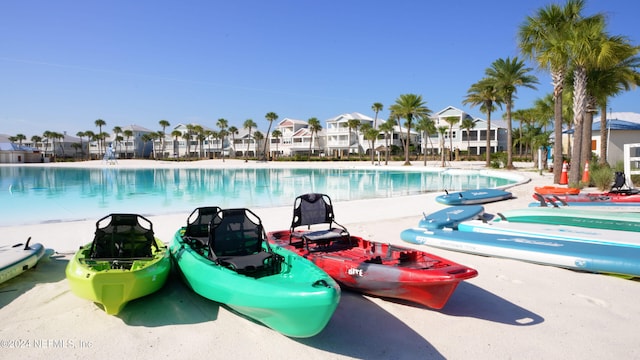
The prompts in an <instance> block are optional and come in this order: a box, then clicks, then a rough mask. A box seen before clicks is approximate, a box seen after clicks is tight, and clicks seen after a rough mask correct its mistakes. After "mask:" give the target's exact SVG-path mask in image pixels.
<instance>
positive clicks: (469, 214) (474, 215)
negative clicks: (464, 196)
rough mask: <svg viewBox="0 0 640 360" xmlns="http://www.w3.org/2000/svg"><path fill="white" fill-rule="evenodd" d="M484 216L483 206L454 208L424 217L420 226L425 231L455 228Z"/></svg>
mask: <svg viewBox="0 0 640 360" xmlns="http://www.w3.org/2000/svg"><path fill="white" fill-rule="evenodd" d="M483 214H484V207H483V206H482V205H469V206H452V207H447V208H444V209H442V210H438V211H436V212H434V213H432V214H429V215H426V214H425V215H424V217H423V218H422V219H421V220H420V223H419V224H418V226H420V227H423V228H425V229H442V228H444V227H449V228H454V227H456V226H458V224H459V223H460V222H462V221H467V220H474V219H480V218H481V217H482V215H483Z"/></svg>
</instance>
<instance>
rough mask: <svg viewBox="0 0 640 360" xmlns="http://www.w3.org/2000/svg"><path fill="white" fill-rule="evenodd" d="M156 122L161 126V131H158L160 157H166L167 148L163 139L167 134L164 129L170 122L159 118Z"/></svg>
mask: <svg viewBox="0 0 640 360" xmlns="http://www.w3.org/2000/svg"><path fill="white" fill-rule="evenodd" d="M158 124H159V125H160V126H161V127H162V131H161V132H160V140H161V141H162V157H166V156H167V155H166V154H165V152H166V151H167V148H166V145H165V141H164V139H165V137H166V136H167V133H166V130H167V128H168V127H169V126H171V123H170V122H169V120H160V121H158Z"/></svg>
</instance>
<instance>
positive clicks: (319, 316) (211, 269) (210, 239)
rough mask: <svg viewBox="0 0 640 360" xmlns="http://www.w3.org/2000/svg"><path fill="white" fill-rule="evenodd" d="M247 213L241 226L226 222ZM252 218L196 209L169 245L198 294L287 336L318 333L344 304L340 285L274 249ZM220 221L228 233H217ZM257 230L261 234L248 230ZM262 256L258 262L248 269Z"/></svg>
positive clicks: (240, 211)
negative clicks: (341, 300) (339, 306)
mask: <svg viewBox="0 0 640 360" xmlns="http://www.w3.org/2000/svg"><path fill="white" fill-rule="evenodd" d="M242 215H246V216H245V219H243V220H241V221H240V222H239V224H235V223H232V224H227V223H225V220H226V219H229V218H232V217H233V216H239V217H242ZM250 215H255V214H253V213H252V212H251V211H249V210H247V209H227V210H221V209H219V208H213V207H211V208H198V209H196V210H194V212H193V213H192V214H191V215H190V216H189V218H188V220H187V226H185V227H182V228H180V229H179V230H178V231H177V232H176V233H175V235H174V238H173V240H172V242H171V244H170V246H169V250H170V253H171V257H172V259H173V260H174V263H175V264H176V265H177V268H178V269H179V271H180V274H181V276H182V278H183V280H184V281H185V282H186V283H187V285H188V286H189V287H190V288H191V289H193V291H195V292H196V293H197V294H199V295H201V296H203V297H205V298H207V299H210V300H213V301H216V302H219V303H222V304H225V305H226V306H228V307H229V308H231V309H233V310H235V311H236V312H238V313H240V314H242V315H244V316H247V317H249V318H251V319H254V320H257V321H259V322H261V323H263V324H264V325H266V326H268V327H270V328H272V329H274V330H276V331H278V332H280V333H282V334H284V335H286V336H290V337H301V338H302V337H311V336H314V335H316V334H318V333H319V332H320V331H322V329H323V328H324V327H325V326H326V324H327V323H328V322H329V320H330V319H331V316H332V315H333V313H334V311H335V309H336V307H337V306H338V302H339V300H340V287H339V285H338V284H337V283H336V282H335V281H334V280H333V279H332V278H331V277H330V276H329V275H327V274H326V273H325V272H324V271H323V270H322V269H320V268H319V267H317V266H316V265H314V264H313V263H312V262H310V261H309V260H307V259H305V258H303V257H301V256H299V255H297V254H295V253H293V252H291V251H289V250H286V249H283V248H281V247H278V246H274V245H269V244H268V243H267V242H266V241H265V240H266V237H265V234H264V230H263V229H262V225H261V223H260V221H259V219H258V220H253V221H249V220H247V217H248V216H250ZM223 216H224V219H222V220H221V218H222V217H223ZM256 218H257V216H256ZM216 221H218V222H220V221H221V224H220V226H219V227H217V228H219V229H222V235H221V234H220V231H216V230H214V228H216V226H214V225H213V223H215V222H216ZM209 222H211V228H212V230H211V234H209V230H208V228H209ZM236 225H237V226H236ZM253 226H256V229H255V230H256V231H252V230H254V229H251V230H247V229H250V228H252V227H253ZM224 228H226V229H227V230H224ZM255 236H258V238H257V239H256V238H255ZM230 239H233V240H230ZM256 240H257V241H256ZM247 244H251V245H250V246H253V247H254V248H253V250H252V251H247V249H248V247H249V246H248V245H247ZM255 246H257V247H255ZM239 249H242V250H239ZM256 258H259V259H258V263H253V264H251V265H247V264H248V263H250V262H252V261H254V260H256Z"/></svg>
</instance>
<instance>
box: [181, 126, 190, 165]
mask: <svg viewBox="0 0 640 360" xmlns="http://www.w3.org/2000/svg"><path fill="white" fill-rule="evenodd" d="M181 136H182V139H183V140H184V141H185V143H186V150H185V156H186V157H187V158H191V130H190V128H187V131H185V132H184V133H182V135H181Z"/></svg>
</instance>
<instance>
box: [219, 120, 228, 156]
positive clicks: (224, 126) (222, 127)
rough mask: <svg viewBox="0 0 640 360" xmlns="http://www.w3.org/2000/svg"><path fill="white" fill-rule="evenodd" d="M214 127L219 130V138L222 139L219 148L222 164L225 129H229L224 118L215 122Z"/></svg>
mask: <svg viewBox="0 0 640 360" xmlns="http://www.w3.org/2000/svg"><path fill="white" fill-rule="evenodd" d="M216 126H218V127H219V128H220V132H219V133H218V134H219V135H220V138H221V139H222V145H221V146H220V154H221V155H222V162H224V139H225V137H226V136H227V128H228V127H229V121H227V119H225V118H220V119H218V121H217V122H216Z"/></svg>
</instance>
